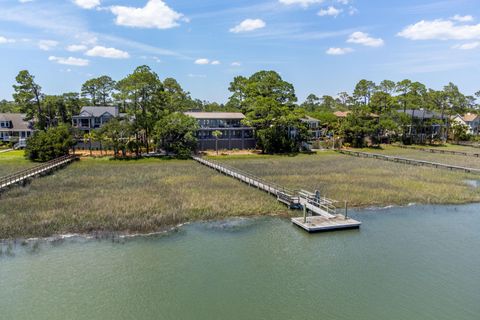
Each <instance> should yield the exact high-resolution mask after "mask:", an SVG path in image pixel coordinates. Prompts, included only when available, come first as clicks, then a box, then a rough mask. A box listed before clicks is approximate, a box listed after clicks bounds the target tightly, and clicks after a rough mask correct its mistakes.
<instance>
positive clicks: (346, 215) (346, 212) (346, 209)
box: [345, 201, 348, 220]
mask: <svg viewBox="0 0 480 320" xmlns="http://www.w3.org/2000/svg"><path fill="white" fill-rule="evenodd" d="M347 219H348V204H347V201H345V220H347Z"/></svg>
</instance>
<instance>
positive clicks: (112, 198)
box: [0, 149, 480, 238]
mask: <svg viewBox="0 0 480 320" xmlns="http://www.w3.org/2000/svg"><path fill="white" fill-rule="evenodd" d="M402 150H403V149H402ZM407 151H408V150H407ZM13 155H15V154H10V156H13ZM215 159H216V160H220V161H225V162H227V163H228V164H230V165H233V166H235V167H238V168H240V169H244V170H247V171H249V172H252V173H254V174H257V175H259V176H262V177H264V178H266V179H267V180H270V181H273V182H277V183H279V184H282V185H285V186H287V187H289V188H293V189H299V188H304V189H308V190H312V191H313V190H320V191H321V192H322V194H325V195H326V196H328V197H331V198H335V199H337V200H342V201H343V200H347V201H348V202H349V204H350V206H356V207H365V206H386V205H391V204H397V205H405V204H408V203H437V204H442V203H465V202H473V201H480V192H479V190H478V189H475V188H473V187H472V186H469V185H468V184H466V183H465V180H468V179H475V177H472V176H471V175H467V174H461V173H455V172H449V171H444V170H438V169H433V168H425V167H415V166H408V165H403V164H396V163H391V162H384V161H380V160H375V159H364V158H356V157H350V156H346V155H341V154H337V153H334V152H321V153H319V154H314V155H297V156H262V155H247V156H225V157H222V156H220V157H215ZM17 161H18V163H17ZM8 162H11V163H13V164H12V165H11V166H10V169H9V170H10V171H12V170H13V169H18V168H20V167H24V166H28V165H31V164H30V163H28V162H26V161H25V160H23V158H18V154H17V159H16V160H12V159H10V160H7V159H5V158H3V159H1V160H0V167H2V168H5V167H4V166H3V165H4V164H6V163H8ZM269 214H281V215H290V214H292V212H290V211H288V210H287V209H286V207H285V206H283V205H281V204H280V203H278V202H277V201H276V200H275V198H274V197H271V196H269V195H267V194H265V193H263V192H261V191H258V190H256V189H254V188H251V187H248V186H247V185H244V184H242V183H240V182H238V181H236V180H234V179H232V178H229V177H226V176H223V175H220V174H218V173H217V172H215V171H213V170H211V169H209V168H207V167H204V166H201V165H199V164H197V163H195V162H193V161H177V160H159V159H144V160H138V161H112V160H108V159H86V160H82V161H80V162H76V163H74V164H72V165H70V166H68V167H67V168H65V169H63V170H60V171H57V172H55V173H54V174H52V175H50V176H46V177H43V178H38V179H34V180H33V181H32V182H31V184H29V185H27V186H26V187H16V188H13V189H11V190H10V191H8V192H6V193H4V194H2V195H1V198H0V238H16V237H37V236H39V237H45V236H51V235H54V234H63V233H95V232H125V233H145V232H152V231H159V230H162V229H163V228H165V227H169V226H172V225H175V224H178V223H182V222H187V221H195V220H206V219H221V218H225V217H230V216H252V215H269ZM295 214H299V213H298V212H296V213H295Z"/></svg>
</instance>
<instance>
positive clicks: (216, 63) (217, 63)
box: [212, 60, 220, 66]
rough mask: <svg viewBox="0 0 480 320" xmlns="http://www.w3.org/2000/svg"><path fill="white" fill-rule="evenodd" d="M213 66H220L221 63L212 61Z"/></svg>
mask: <svg viewBox="0 0 480 320" xmlns="http://www.w3.org/2000/svg"><path fill="white" fill-rule="evenodd" d="M212 64H213V65H214V66H216V65H219V64H220V61H218V60H213V61H212Z"/></svg>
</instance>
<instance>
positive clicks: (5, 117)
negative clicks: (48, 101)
mask: <svg viewBox="0 0 480 320" xmlns="http://www.w3.org/2000/svg"><path fill="white" fill-rule="evenodd" d="M25 117H26V115H25V114H24V113H0V121H11V122H12V128H0V131H15V132H16V131H32V130H33V128H32V122H31V121H26V120H24V119H25Z"/></svg>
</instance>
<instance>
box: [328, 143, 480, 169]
mask: <svg viewBox="0 0 480 320" xmlns="http://www.w3.org/2000/svg"><path fill="white" fill-rule="evenodd" d="M335 151H337V152H339V153H342V154H346V155H350V156H355V157H361V158H372V159H380V160H385V161H391V162H397V163H404V164H409V165H415V166H426V167H432V168H439V169H448V170H451V171H461V172H466V173H473V174H480V169H474V168H467V167H461V166H454V165H449V164H444V163H438V162H431V161H425V160H416V159H410V158H402V157H396V156H387V155H384V154H378V153H370V152H362V151H353V150H346V149H342V150H335Z"/></svg>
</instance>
